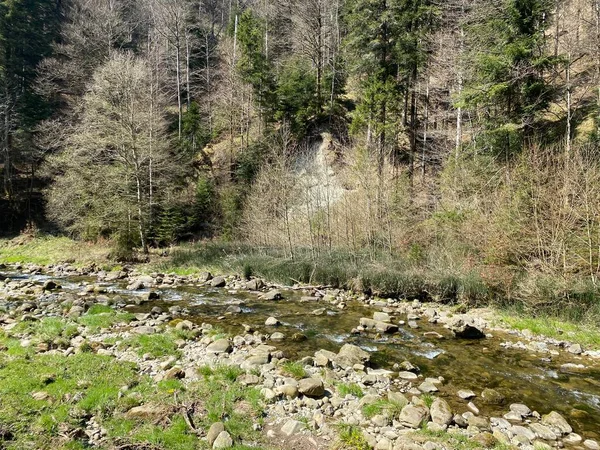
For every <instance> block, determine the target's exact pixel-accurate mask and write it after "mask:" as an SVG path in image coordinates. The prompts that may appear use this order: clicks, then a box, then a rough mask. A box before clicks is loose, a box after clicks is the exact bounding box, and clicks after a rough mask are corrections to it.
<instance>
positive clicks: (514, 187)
mask: <svg viewBox="0 0 600 450" xmlns="http://www.w3.org/2000/svg"><path fill="white" fill-rule="evenodd" d="M0 36H1V45H0V176H1V178H2V189H1V191H0V232H1V233H2V234H5V235H7V236H14V235H17V234H19V233H28V232H44V233H51V234H55V235H67V236H69V237H72V238H74V239H77V240H82V241H86V242H87V241H92V242H98V241H102V242H110V243H111V244H110V245H111V246H112V248H113V253H112V255H113V257H114V258H116V259H119V260H130V259H134V258H140V257H142V258H143V255H144V254H146V253H149V252H152V251H154V250H155V249H163V248H170V247H173V246H178V245H181V244H183V243H186V242H198V241H207V240H210V241H211V242H218V243H219V245H223V246H225V247H226V248H229V249H233V248H235V251H236V252H240V253H243V252H249V253H252V254H253V255H254V260H253V261H254V262H253V263H252V264H250V263H244V264H243V270H244V272H248V273H260V274H263V275H264V274H265V273H266V272H268V270H269V267H270V268H271V269H272V267H273V264H274V262H273V261H275V260H277V261H279V263H278V264H280V267H285V268H286V269H285V270H289V271H290V273H289V274H288V275H287V278H288V279H290V280H299V281H305V282H310V281H315V282H320V283H327V284H330V285H342V286H345V287H355V288H358V289H363V290H374V291H379V292H381V293H382V294H385V293H401V294H404V295H407V296H414V297H418V296H420V295H422V294H426V295H428V296H431V297H434V298H440V297H441V298H445V297H458V298H461V299H465V300H469V301H473V302H479V301H489V300H490V299H513V298H516V299H519V300H524V301H526V303H527V304H528V305H529V306H530V307H532V308H539V307H543V306H549V305H550V306H552V305H553V307H555V308H559V309H562V308H564V307H565V305H566V306H569V307H570V306H572V305H574V304H575V305H578V306H579V307H581V306H582V305H583V306H585V307H584V308H582V309H583V311H584V313H585V314H591V313H590V311H595V315H594V317H599V315H598V314H597V313H598V312H599V311H600V307H599V306H598V302H597V298H598V297H597V295H598V294H599V293H600V287H599V286H598V275H599V274H600V151H599V150H600V149H599V143H600V0H494V1H488V0H245V1H244V0H235V1H234V0H10V1H9V0H4V1H1V2H0ZM215 245H216V244H215ZM231 251H234V250H231ZM267 256H268V257H269V258H270V259H268V260H266V259H265V258H266V257H267ZM192 257H193V255H191V254H190V253H189V252H184V254H181V255H180V259H182V260H183V259H185V258H192ZM260 261H262V262H263V263H261V262H260ZM265 261H268V264H267V263H266V262H265ZM261 264H262V266H261ZM282 270H283V269H282Z"/></svg>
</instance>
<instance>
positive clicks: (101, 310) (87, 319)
mask: <svg viewBox="0 0 600 450" xmlns="http://www.w3.org/2000/svg"><path fill="white" fill-rule="evenodd" d="M134 318H135V316H134V315H133V314H131V313H124V312H117V311H115V310H114V309H112V308H111V307H110V306H105V305H93V306H92V307H91V308H90V309H89V310H88V312H87V313H86V314H85V315H84V316H81V317H80V318H79V319H78V322H79V323H80V324H82V325H84V326H86V327H87V328H89V329H90V331H92V332H98V331H99V330H100V329H101V328H110V327H112V326H113V325H116V324H120V323H123V324H127V323H129V322H131V321H132V320H133V319H134Z"/></svg>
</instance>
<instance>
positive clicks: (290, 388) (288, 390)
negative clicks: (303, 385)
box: [277, 383, 298, 398]
mask: <svg viewBox="0 0 600 450" xmlns="http://www.w3.org/2000/svg"><path fill="white" fill-rule="evenodd" d="M277 392H278V393H279V394H281V395H283V396H284V397H287V398H296V397H298V383H295V384H284V385H283V386H280V387H279V388H277Z"/></svg>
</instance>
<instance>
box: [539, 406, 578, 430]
mask: <svg viewBox="0 0 600 450" xmlns="http://www.w3.org/2000/svg"><path fill="white" fill-rule="evenodd" d="M542 423H543V424H544V425H548V426H549V427H550V428H552V429H556V430H558V431H559V432H560V433H562V434H569V433H571V432H573V428H571V425H569V423H568V422H567V421H566V420H565V418H564V417H563V416H561V415H560V414H559V413H557V412H556V411H552V412H551V413H550V414H546V415H545V416H543V417H542Z"/></svg>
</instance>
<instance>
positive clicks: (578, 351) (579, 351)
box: [567, 344, 583, 355]
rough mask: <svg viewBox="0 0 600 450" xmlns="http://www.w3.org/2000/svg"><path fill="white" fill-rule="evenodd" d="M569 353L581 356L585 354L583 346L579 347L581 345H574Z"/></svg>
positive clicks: (569, 349)
mask: <svg viewBox="0 0 600 450" xmlns="http://www.w3.org/2000/svg"><path fill="white" fill-rule="evenodd" d="M567 351H568V352H569V353H573V354H574V355H581V354H582V353H583V349H582V348H581V345H579V344H573V345H571V346H569V348H568V349H567Z"/></svg>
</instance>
